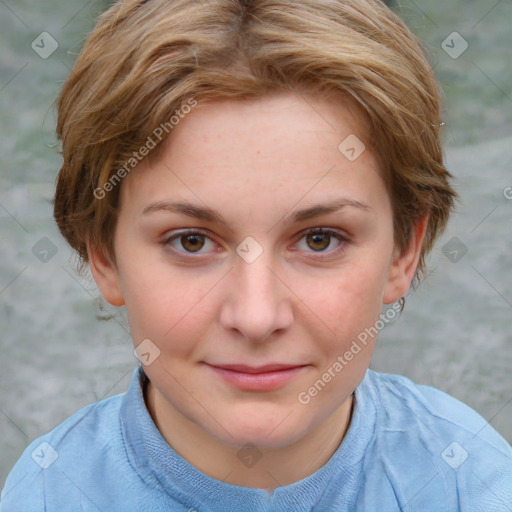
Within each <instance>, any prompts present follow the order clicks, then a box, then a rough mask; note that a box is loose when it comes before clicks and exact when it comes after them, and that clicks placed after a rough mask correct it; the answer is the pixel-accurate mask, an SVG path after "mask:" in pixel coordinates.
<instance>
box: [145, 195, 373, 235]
mask: <svg viewBox="0 0 512 512" xmlns="http://www.w3.org/2000/svg"><path fill="white" fill-rule="evenodd" d="M346 207H352V208H357V209H359V210H362V211H367V212H369V211H371V210H372V208H371V207H370V206H368V205H367V204H365V203H362V202H360V201H356V200H355V199H349V198H339V199H336V200H334V201H331V202H328V203H320V204H315V205H313V206H309V207H308V208H304V209H302V210H297V211H295V212H293V213H292V217H291V221H292V222H295V223H297V222H303V221H305V220H308V219H312V218H314V217H319V216H320V215H327V214H329V213H334V212H337V211H339V210H342V209H343V208H346ZM160 211H168V212H173V213H181V214H183V215H187V216H188V217H193V218H195V219H200V220H205V221H210V222H217V223H219V224H222V225H224V226H226V227H227V228H228V229H231V227H230V225H229V223H228V222H226V220H225V219H224V218H223V217H222V215H221V214H220V213H219V212H217V211H216V210H213V209H212V208H208V207H203V206H197V205H194V204H192V203H188V202H186V201H157V202H156V203H153V204H150V205H149V206H146V207H145V208H144V210H142V214H143V215H147V214H150V213H154V212H160ZM287 217H290V215H288V216H287Z"/></svg>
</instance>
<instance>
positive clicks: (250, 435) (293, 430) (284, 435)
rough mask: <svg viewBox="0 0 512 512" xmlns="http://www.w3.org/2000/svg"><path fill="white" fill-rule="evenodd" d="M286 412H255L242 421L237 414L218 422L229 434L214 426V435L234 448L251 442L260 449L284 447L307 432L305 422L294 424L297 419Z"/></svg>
mask: <svg viewBox="0 0 512 512" xmlns="http://www.w3.org/2000/svg"><path fill="white" fill-rule="evenodd" d="M288 414H290V411H288V412H282V413H281V414H279V415H276V414H275V413H274V414H269V415H266V414H263V413H261V414H259V415H258V414H257V413H256V414H255V417H254V418H252V420H251V419H250V418H245V419H244V420H242V421H241V418H240V416H239V415H236V416H235V417H234V418H233V419H232V421H230V420H229V419H228V418H226V419H224V420H223V421H221V422H220V423H221V424H222V425H224V426H225V427H226V430H227V431H228V432H229V434H228V433H227V432H226V431H225V430H224V429H222V428H220V429H219V428H216V429H215V430H216V437H218V438H219V436H220V438H219V440H220V441H221V442H222V443H224V444H226V445H229V446H232V447H234V448H240V447H243V446H245V445H247V444H252V445H254V446H256V447H257V448H259V449H261V450H264V449H265V450H272V449H278V448H284V447H286V446H288V445H290V444H293V443H294V442H296V441H298V440H299V439H300V438H301V437H303V436H304V435H305V434H306V433H307V432H306V430H305V423H302V428H300V427H299V426H298V425H297V424H296V422H297V419H296V418H294V419H293V420H292V416H293V413H292V414H290V416H288V417H287V415H288ZM217 426H218V425H217ZM302 429H304V431H302ZM230 434H231V435H230ZM214 435H215V434H214Z"/></svg>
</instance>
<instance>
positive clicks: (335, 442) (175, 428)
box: [145, 382, 353, 491]
mask: <svg viewBox="0 0 512 512" xmlns="http://www.w3.org/2000/svg"><path fill="white" fill-rule="evenodd" d="M145 400H146V406H147V408H148V411H149V413H150V415H151V417H152V419H153V421H154V422H155V424H156V426H157V428H158V429H159V431H160V433H161V434H162V436H163V438H164V439H165V440H166V441H167V443H168V444H169V445H170V446H171V447H172V448H173V449H174V451H175V452H177V453H178V454H179V455H181V456H182V457H183V458H184V459H185V460H187V461H188V462H189V463H190V464H192V465H193V466H194V467H196V468H197V469H198V470H199V471H201V472H203V473H204V474H206V475H208V476H210V477H211V478H215V479H217V480H221V481H223V482H225V483H228V484H232V485H238V486H242V487H254V488H259V489H267V490H269V491H273V490H274V489H275V488H276V487H278V486H284V485H289V484H291V483H294V482H297V481H299V480H302V479H303V478H306V477H307V476H309V475H311V474H312V473H314V472H315V471H317V470H318V469H320V468H321V467H322V466H324V465H325V464H326V463H327V461H328V460H329V459H330V458H331V457H332V455H333V454H334V452H335V451H336V450H337V449H338V447H339V446H340V444H341V442H342V440H343V438H344V437H345V434H346V432H347V430H348V427H349V426H350V420H351V417H352V409H353V395H351V396H350V397H349V398H348V399H347V400H346V401H345V402H344V403H343V404H341V406H340V407H338V409H336V410H335V411H334V412H333V413H332V414H331V415H330V416H329V417H328V418H327V419H325V420H324V421H323V422H322V423H321V424H320V425H319V426H317V427H316V428H315V429H313V430H312V431H310V432H308V434H307V435H306V436H304V437H302V438H301V439H299V440H298V441H296V442H294V443H292V444H290V445H287V446H285V447H279V448H275V449H268V450H262V449H257V448H253V449H251V448H246V453H244V455H247V456H248V457H249V458H248V459H246V460H247V461H249V462H245V461H244V462H242V460H244V459H245V457H241V453H240V448H239V447H238V448H237V447H233V446H229V445H226V444H224V443H222V442H221V441H219V440H218V439H217V438H215V437H213V436H211V435H210V434H209V433H208V432H206V431H205V430H203V429H202V428H201V427H200V426H199V425H197V424H196V423H192V422H191V421H189V420H188V419H187V418H185V417H184V416H183V415H181V414H180V413H179V411H177V410H176V409H174V408H173V407H172V406H171V404H169V403H168V402H166V401H165V399H164V398H163V397H162V396H161V395H160V393H158V391H156V389H155V388H154V386H153V385H152V384H151V382H148V384H147V387H146V391H145ZM164 402H165V403H164ZM250 457H259V460H258V461H257V462H256V463H254V464H251V463H250V462H251V459H250ZM241 459H242V460H241ZM253 460H254V459H253Z"/></svg>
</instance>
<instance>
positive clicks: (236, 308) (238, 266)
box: [220, 251, 295, 343]
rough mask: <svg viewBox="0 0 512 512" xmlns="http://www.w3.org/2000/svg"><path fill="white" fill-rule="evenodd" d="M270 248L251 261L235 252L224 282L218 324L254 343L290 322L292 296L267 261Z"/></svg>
mask: <svg viewBox="0 0 512 512" xmlns="http://www.w3.org/2000/svg"><path fill="white" fill-rule="evenodd" d="M270 252H271V251H263V253H262V254H261V255H260V256H259V257H258V258H257V259H256V260H255V261H253V262H252V263H248V262H246V261H245V260H244V259H243V258H241V257H238V256H237V257H236V259H235V263H234V268H233V269H232V270H231V272H230V273H229V274H228V276H227V277H226V282H225V285H226V290H227V292H226V294H225V296H224V302H223V304H222V307H221V314H220V321H221V324H222V326H223V327H224V328H225V329H227V330H231V331H237V332H238V333H239V336H241V337H243V338H244V339H246V340H247V341H250V342H254V343H258V342H259V343H261V342H264V341H266V340H267V339H269V338H271V337H272V334H274V333H276V332H278V331H281V332H282V331H284V330H286V328H288V327H289V326H290V325H292V323H293V299H294V297H295V296H294V294H293V292H292V291H291V290H290V288H289V287H288V286H287V284H288V283H286V280H285V279H283V277H284V276H280V275H279V270H278V269H277V268H276V265H274V264H273V262H272V261H271V260H272V256H271V254H270Z"/></svg>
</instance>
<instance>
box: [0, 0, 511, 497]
mask: <svg viewBox="0 0 512 512" xmlns="http://www.w3.org/2000/svg"><path fill="white" fill-rule="evenodd" d="M108 3H109V2H106V1H100V0H97V1H94V0H92V1H89V2H86V1H83V0H67V1H66V2H63V1H57V0H45V1H44V2H34V1H28V0H16V1H14V0H0V47H1V49H2V50H1V60H0V116H1V123H0V244H1V246H0V247H1V253H0V254H1V258H0V327H1V332H2V337H1V341H0V433H1V436H0V488H1V487H3V484H4V481H5V478H6V476H7V474H8V472H9V470H10V468H11V467H12V465H13V464H14V463H15V461H16V460H17V459H18V458H19V456H20V455H21V453H22V451H23V449H24V448H25V447H26V446H27V445H28V444H29V442H30V441H32V440H33V439H34V438H36V437H38V436H39V435H42V434H43V433H46V432H48V431H49V430H51V429H52V428H53V427H54V426H56V425H57V424H59V423H60V422H62V421H63V420H64V419H66V418H67V417H69V416H70V415H71V414H72V413H74V412H75V411H77V410H78V409H80V408H82V407H83V406H85V405H88V404H90V403H92V402H96V401H98V400H101V399H103V398H106V397H108V396H111V395H114V394H117V393H121V392H124V391H125V390H126V388H127V385H128V383H129V380H130V378H131V375H132V372H133V370H134V369H135V367H136V366H137V364H138V361H137V360H136V359H135V357H134V356H133V352H132V350H133V347H132V342H131V338H130V332H129V327H128V324H127V321H126V315H125V311H124V310H123V309H119V310H117V309H116V308H113V307H111V306H110V305H108V304H106V303H105V302H103V301H102V300H101V299H100V296H99V292H98V291H97V289H96V286H95V284H94V282H93V281H92V279H90V280H88V279H87V277H85V278H83V277H79V276H78V275H77V274H76V273H75V272H74V270H73V269H74V265H75V263H76V260H75V258H74V256H73V254H72V252H71V250H70V249H69V247H67V245H66V243H65V242H64V240H63V239H62V237H61V236H60V234H59V233H58V230H57V228H56V225H55V223H54V220H53V217H52V204H51V201H52V197H53V193H54V186H55V178H56V175H57V172H58V169H59V167H60V156H59V155H58V153H57V152H56V149H52V146H53V145H54V144H55V136H54V129H55V122H56V119H55V111H54V101H55V99H56V97H57V95H58V92H59V89H60V87H61V85H62V82H63V81H64V80H65V78H66V77H67V75H68V74H69V72H70V71H71V68H72V65H73V62H74V60H75V58H76V54H77V53H78V52H79V50H80V48H81V46H82V44H83V41H84V38H85V37H86V35H87V34H88V32H89V31H90V30H91V29H92V28H93V26H94V21H95V18H96V17H97V15H98V14H99V13H100V12H101V11H102V10H103V9H104V8H105V7H106V6H107V4H108ZM392 4H393V9H395V10H396V12H398V14H399V15H400V16H401V17H402V18H403V19H404V20H405V21H406V23H407V24H408V25H409V27H410V28H411V29H412V30H413V32H415V33H416V34H417V35H418V36H419V37H420V39H421V40H422V41H423V42H424V44H425V45H426V46H427V48H428V49H429V52H430V55H431V60H432V63H433V66H434V68H435V70H436V73H437V76H438V79H439V81H440V83H441V86H442V88H443V91H444V102H445V111H444V114H443V115H444V122H445V123H446V126H445V127H444V128H443V129H444V139H445V144H446V158H447V164H448V167H449V169H450V170H451V171H452V173H453V174H454V175H455V177H456V180H455V187H456V188H457V190H458V192H459V193H460V195H461V201H460V203H459V205H458V211H457V213H456V214H455V215H454V216H453V218H452V219H451V221H450V224H449V226H448V229H447V231H446V233H445V235H444V236H443V238H442V239H441V240H439V242H438V243H437V246H436V248H435V249H434V251H433V252H432V254H431V256H430V259H429V261H428V264H429V274H428V277H427V279H426V280H425V281H424V282H423V284H421V285H420V287H419V288H418V289H417V290H416V291H415V292H414V293H410V294H409V295H408V297H407V304H406V308H405V311H404V313H403V314H402V316H401V317H400V318H399V319H398V320H396V321H395V322H394V323H393V324H391V325H388V326H386V327H385V328H384V329H383V330H382V332H381V334H380V336H379V342H378V344H377V350H376V352H375V355H374V358H373V360H372V365H371V367H372V368H373V369H374V370H377V371H382V372H388V373H399V374H402V375H405V376H407V377H409V378H411V379H413V380H414V381H416V382H418V383H421V384H426V385H432V386H435V387H437V388H439V389H441V390H443V391H445V392H447V393H449V394H451V395H453V396H454V397H456V398H458V399H460V400H462V401H463V402H465V403H467V404H468V405H470V406H471V407H472V408H474V409H475V410H476V411H478V412H479V413H480V414H481V415H482V416H483V417H484V418H485V419H486V420H488V422H489V424H490V425H493V426H494V428H496V429H497V430H498V431H499V432H500V433H501V434H502V435H503V436H504V437H505V438H506V439H507V440H508V441H509V442H512V384H511V370H510V369H511V368H512V272H511V269H512V256H511V253H512V236H511V231H512V230H511V227H512V222H511V221H512V170H511V169H512V87H511V84H512V65H511V61H510V48H512V32H511V30H510V22H511V20H512V2H510V1H509V0H499V1H498V0H491V1H487V0H464V1H463V0H451V1H449V2H446V1H442V0H430V1H429V2H419V1H416V2H414V1H411V0H403V1H402V0H401V1H398V0H396V1H394V2H392Z"/></svg>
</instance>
